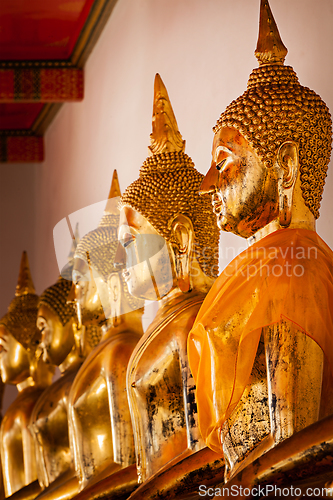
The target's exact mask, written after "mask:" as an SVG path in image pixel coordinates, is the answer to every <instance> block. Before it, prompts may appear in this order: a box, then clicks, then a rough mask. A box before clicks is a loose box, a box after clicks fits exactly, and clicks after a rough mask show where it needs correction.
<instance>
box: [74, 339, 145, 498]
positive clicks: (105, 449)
mask: <svg viewBox="0 0 333 500" xmlns="http://www.w3.org/2000/svg"><path fill="white" fill-rule="evenodd" d="M139 339H140V335H139V334H138V333H135V332H132V331H123V332H118V333H117V332H115V333H111V337H109V338H107V339H106V340H104V341H102V342H101V343H100V344H99V345H98V346H97V347H96V348H95V349H94V350H93V351H92V352H91V353H90V355H89V356H88V358H87V359H86V361H85V362H84V364H83V365H82V367H81V369H80V370H79V372H78V374H77V377H76V378H75V381H74V384H73V387H72V389H71V393H70V426H71V427H70V428H71V440H72V445H73V452H74V457H75V469H76V472H77V475H78V477H79V481H80V489H83V488H84V487H86V486H87V485H88V484H89V482H90V480H91V479H93V478H94V477H95V476H97V475H99V474H100V473H102V472H103V471H104V470H105V469H106V468H108V474H110V473H112V472H113V471H116V470H117V469H119V468H122V467H126V466H128V465H130V464H132V463H133V462H135V453H134V441H133V432H132V425H131V419H130V414H129V408H128V402H127V393H126V369H127V364H128V360H129V358H130V356H131V354H132V351H133V349H134V347H135V345H136V344H137V342H138V341H139Z"/></svg>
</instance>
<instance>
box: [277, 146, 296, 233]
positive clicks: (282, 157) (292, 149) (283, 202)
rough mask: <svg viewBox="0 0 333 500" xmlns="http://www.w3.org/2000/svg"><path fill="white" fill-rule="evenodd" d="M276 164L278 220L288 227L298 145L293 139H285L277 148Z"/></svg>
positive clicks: (281, 224)
mask: <svg viewBox="0 0 333 500" xmlns="http://www.w3.org/2000/svg"><path fill="white" fill-rule="evenodd" d="M277 164H278V167H279V171H280V176H279V184H278V189H279V222H280V226H282V227H288V226H289V225H290V223H291V210H292V204H293V195H294V188H295V184H296V179H297V173H298V167H299V156H298V145H297V144H296V142H294V141H285V142H284V143H283V144H281V146H280V147H279V150H278V155H277Z"/></svg>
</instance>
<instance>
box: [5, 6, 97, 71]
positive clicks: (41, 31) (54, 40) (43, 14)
mask: <svg viewBox="0 0 333 500" xmlns="http://www.w3.org/2000/svg"><path fill="white" fill-rule="evenodd" d="M93 3H94V0H28V1H27V0H1V2H0V60H2V61H9V60H16V61H24V60H57V59H59V60H60V59H62V60H64V59H68V58H69V57H70V56H71V54H72V52H73V49H74V46H75V43H76V41H77V39H78V37H79V34H80V32H81V30H82V28H83V26H84V23H85V22H86V20H87V17H88V15H89V12H90V10H91V7H92V5H93Z"/></svg>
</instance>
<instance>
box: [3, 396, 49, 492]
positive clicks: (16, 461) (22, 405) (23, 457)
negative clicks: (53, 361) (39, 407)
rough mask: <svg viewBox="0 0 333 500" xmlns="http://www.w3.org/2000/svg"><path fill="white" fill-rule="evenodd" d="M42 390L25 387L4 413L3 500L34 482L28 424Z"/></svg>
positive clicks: (33, 464) (30, 437) (31, 446)
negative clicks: (4, 495)
mask: <svg viewBox="0 0 333 500" xmlns="http://www.w3.org/2000/svg"><path fill="white" fill-rule="evenodd" d="M42 392H43V389H41V388H36V387H27V388H25V389H23V390H22V392H21V393H20V394H19V395H18V397H17V398H16V400H15V401H14V402H13V403H12V404H11V406H10V407H9V408H8V410H7V411H6V413H5V415H4V417H3V420H2V423H1V431H0V440H1V460H2V470H3V481H4V487H5V494H6V497H7V496H10V495H12V494H13V493H15V492H16V491H18V490H20V489H21V488H23V487H24V486H26V485H28V484H30V483H31V482H32V481H34V480H36V479H37V469H36V459H35V445H34V442H33V438H32V436H31V434H30V432H29V429H28V424H29V420H30V416H31V413H32V411H33V408H34V406H35V404H36V402H37V400H38V398H39V397H40V396H41V394H42Z"/></svg>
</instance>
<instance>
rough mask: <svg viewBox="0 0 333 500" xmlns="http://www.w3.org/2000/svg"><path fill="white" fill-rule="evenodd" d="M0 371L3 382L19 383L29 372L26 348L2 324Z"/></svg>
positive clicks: (0, 328)
mask: <svg viewBox="0 0 333 500" xmlns="http://www.w3.org/2000/svg"><path fill="white" fill-rule="evenodd" d="M0 349H1V350H0V373H1V378H2V381H3V382H4V383H5V384H14V385H16V384H19V383H21V382H23V381H24V380H26V379H27V378H28V377H29V375H30V373H29V369H30V362H29V357H28V352H27V350H26V349H25V348H24V347H23V346H22V345H21V344H20V343H19V342H18V341H17V340H16V339H15V338H14V337H13V335H11V334H10V333H9V332H8V330H7V329H6V327H5V326H4V325H0Z"/></svg>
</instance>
